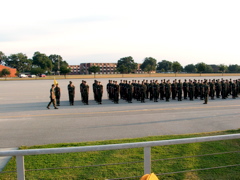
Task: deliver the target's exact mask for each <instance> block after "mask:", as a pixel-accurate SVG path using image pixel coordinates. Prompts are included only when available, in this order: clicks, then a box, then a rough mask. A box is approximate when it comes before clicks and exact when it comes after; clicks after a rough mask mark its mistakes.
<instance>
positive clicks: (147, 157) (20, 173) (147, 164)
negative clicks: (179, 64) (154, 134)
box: [0, 134, 240, 180]
mask: <svg viewBox="0 0 240 180" xmlns="http://www.w3.org/2000/svg"><path fill="white" fill-rule="evenodd" d="M230 139H240V134H229V135H218V136H206V137H196V138H184V139H172V140H161V141H148V142H138V143H124V144H110V145H96V146H81V147H67V148H46V149H29V150H11V151H1V152H0V156H16V161H17V179H18V180H25V167H24V156H27V155H38V154H59V153H74V152H88V151H105V150H117V149H131V148H144V174H149V173H151V147H153V146H167V145H176V144H190V143H198V142H209V141H219V140H230Z"/></svg>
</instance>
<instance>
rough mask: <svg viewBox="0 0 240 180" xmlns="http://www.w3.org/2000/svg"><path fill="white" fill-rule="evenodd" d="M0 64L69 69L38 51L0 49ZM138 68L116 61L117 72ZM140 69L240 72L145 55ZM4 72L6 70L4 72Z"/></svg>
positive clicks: (26, 68)
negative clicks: (26, 52) (17, 51)
mask: <svg viewBox="0 0 240 180" xmlns="http://www.w3.org/2000/svg"><path fill="white" fill-rule="evenodd" d="M0 64H3V65H6V66H9V67H12V68H16V69H17V72H18V73H22V72H30V73H31V74H42V73H47V74H51V73H52V72H54V74H58V73H61V74H64V75H66V74H68V73H69V72H70V71H71V69H70V68H69V66H68V63H67V62H66V61H65V60H63V58H62V57H61V55H57V54H51V55H49V56H47V55H46V54H44V53H40V52H39V51H37V52H35V53H34V54H33V57H32V58H28V57H27V56H26V55H25V54H23V53H17V54H11V55H10V56H6V55H5V54H4V53H3V52H2V51H0ZM137 69H138V63H136V62H135V61H134V59H133V58H132V57H131V56H128V57H123V58H120V59H119V60H118V61H117V70H116V71H117V72H119V73H122V74H128V73H135V72H136V70H137ZM140 69H141V70H142V71H144V72H147V73H151V72H155V71H156V72H158V73H164V72H174V73H178V72H186V73H217V72H222V73H224V72H229V73H240V66H239V65H237V64H233V65H229V66H226V65H224V64H219V65H215V64H213V65H208V64H206V63H204V62H200V63H197V64H188V65H186V66H185V67H183V66H182V65H181V63H179V62H178V61H173V62H171V61H168V60H162V61H160V62H157V60H156V59H155V58H153V57H146V58H145V59H144V60H143V63H142V64H141V65H140ZM99 71H100V67H98V66H92V67H90V68H89V72H93V73H94V74H95V73H96V72H99ZM5 73H6V72H5Z"/></svg>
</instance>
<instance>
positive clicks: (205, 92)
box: [203, 81, 210, 104]
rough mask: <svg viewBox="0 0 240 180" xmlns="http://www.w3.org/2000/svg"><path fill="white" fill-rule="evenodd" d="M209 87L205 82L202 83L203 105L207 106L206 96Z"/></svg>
mask: <svg viewBox="0 0 240 180" xmlns="http://www.w3.org/2000/svg"><path fill="white" fill-rule="evenodd" d="M209 91H210V90H209V86H208V84H207V81H204V85H203V93H204V103H203V104H207V102H208V95H209Z"/></svg>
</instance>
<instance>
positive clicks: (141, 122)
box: [0, 76, 240, 148]
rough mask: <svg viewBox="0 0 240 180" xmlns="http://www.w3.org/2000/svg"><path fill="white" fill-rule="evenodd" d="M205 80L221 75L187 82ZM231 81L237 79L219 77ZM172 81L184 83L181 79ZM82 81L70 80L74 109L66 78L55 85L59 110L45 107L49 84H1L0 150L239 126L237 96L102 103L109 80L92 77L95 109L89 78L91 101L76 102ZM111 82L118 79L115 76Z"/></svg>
mask: <svg viewBox="0 0 240 180" xmlns="http://www.w3.org/2000/svg"><path fill="white" fill-rule="evenodd" d="M204 78H206V79H209V78H210V79H221V78H222V77H202V78H196V77H192V78H191V77H189V78H187V79H204ZM230 78H232V79H238V78H239V77H236V76H235V77H224V79H230ZM125 79H126V80H132V78H125ZM134 79H136V80H142V79H149V80H150V78H134ZM151 79H158V80H159V81H160V80H161V78H151ZM167 79H170V80H172V79H175V78H173V77H170V78H167ZM177 79H182V81H183V80H184V79H185V78H177ZM70 80H71V79H70ZM81 80H82V79H72V80H71V81H72V82H73V84H74V85H75V87H76V95H75V105H74V106H69V102H68V92H67V85H68V83H69V79H68V80H59V81H58V83H59V85H60V87H61V90H62V96H61V106H60V107H59V109H54V108H53V107H52V106H51V109H47V108H46V106H47V104H48V102H49V90H50V88H51V84H52V83H53V80H31V81H27V80H22V81H1V82H0V84H1V86H0V91H1V94H0V148H12V147H19V146H21V145H27V146H31V145H42V144H53V143H70V142H83V141H96V140H110V139H122V138H136V137H145V136H155V135H156V136H157V135H168V134H188V133H200V132H210V131H221V130H228V129H238V128H239V127H240V120H239V119H240V111H239V108H240V98H237V99H231V97H229V98H228V99H225V100H223V99H216V100H209V103H208V104H207V105H205V104H203V101H201V100H199V99H198V100H194V101H189V100H183V101H177V100H170V102H165V101H158V102H152V101H149V100H146V103H140V102H139V101H135V100H134V101H133V103H131V104H129V103H127V102H125V101H124V100H120V102H119V104H114V103H113V102H111V101H110V100H108V99H107V93H106V84H107V81H108V79H97V80H100V81H101V82H102V84H103V87H104V95H103V104H102V105H98V104H97V103H96V102H94V101H93V93H92V83H93V81H94V79H86V81H87V83H88V84H89V86H90V97H89V99H90V101H89V105H88V106H87V105H83V104H82V103H81V101H80V92H79V84H80V83H81ZM114 80H117V81H118V82H119V81H120V79H117V78H116V79H114ZM171 82H172V81H171Z"/></svg>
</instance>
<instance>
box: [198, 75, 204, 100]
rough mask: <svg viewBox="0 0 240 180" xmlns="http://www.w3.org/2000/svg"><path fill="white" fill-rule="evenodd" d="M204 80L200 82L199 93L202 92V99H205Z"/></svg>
mask: <svg viewBox="0 0 240 180" xmlns="http://www.w3.org/2000/svg"><path fill="white" fill-rule="evenodd" d="M203 85H204V83H203V80H201V82H200V83H199V94H200V99H201V100H203V98H204V96H203Z"/></svg>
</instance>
